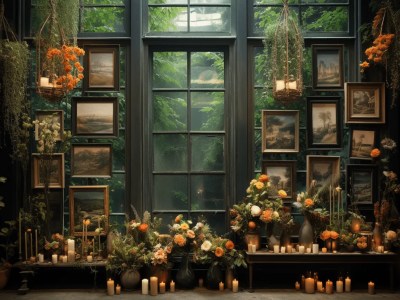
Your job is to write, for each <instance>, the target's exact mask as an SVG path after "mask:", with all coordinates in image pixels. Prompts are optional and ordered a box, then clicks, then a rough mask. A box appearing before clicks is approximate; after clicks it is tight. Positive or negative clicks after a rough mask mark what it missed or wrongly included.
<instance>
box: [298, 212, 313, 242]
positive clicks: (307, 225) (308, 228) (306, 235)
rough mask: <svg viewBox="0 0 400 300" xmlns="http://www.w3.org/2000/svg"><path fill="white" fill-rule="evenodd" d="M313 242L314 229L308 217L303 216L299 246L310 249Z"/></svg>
mask: <svg viewBox="0 0 400 300" xmlns="http://www.w3.org/2000/svg"><path fill="white" fill-rule="evenodd" d="M313 242H314V229H313V227H312V224H311V222H310V220H309V219H308V216H307V215H305V216H304V222H303V224H302V225H301V227H300V231H299V244H300V245H303V246H304V247H305V248H306V249H307V248H312V244H313Z"/></svg>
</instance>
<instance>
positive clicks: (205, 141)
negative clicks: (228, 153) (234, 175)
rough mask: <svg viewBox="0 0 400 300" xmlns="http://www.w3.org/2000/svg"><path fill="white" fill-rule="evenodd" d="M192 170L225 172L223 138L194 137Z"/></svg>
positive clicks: (210, 136)
mask: <svg viewBox="0 0 400 300" xmlns="http://www.w3.org/2000/svg"><path fill="white" fill-rule="evenodd" d="M192 170H193V171H223V170H224V140H223V137H222V136H212V135H207V136H203V135H202V136H192Z"/></svg>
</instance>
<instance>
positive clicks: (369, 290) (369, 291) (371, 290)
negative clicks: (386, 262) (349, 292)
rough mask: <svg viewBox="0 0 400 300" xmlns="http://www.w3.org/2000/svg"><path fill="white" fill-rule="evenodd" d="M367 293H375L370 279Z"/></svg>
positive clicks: (373, 284)
mask: <svg viewBox="0 0 400 300" xmlns="http://www.w3.org/2000/svg"><path fill="white" fill-rule="evenodd" d="M368 294H371V295H373V294H375V283H373V282H372V281H370V282H368Z"/></svg>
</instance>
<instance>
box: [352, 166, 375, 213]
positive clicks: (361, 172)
mask: <svg viewBox="0 0 400 300" xmlns="http://www.w3.org/2000/svg"><path fill="white" fill-rule="evenodd" d="M376 172H377V169H376V166H375V165H351V164H350V165H347V170H346V173H347V194H348V195H351V197H350V199H349V200H350V203H349V205H360V204H361V205H362V204H366V205H370V206H372V204H373V202H374V197H375V194H376V187H375V185H376V184H375V178H376Z"/></svg>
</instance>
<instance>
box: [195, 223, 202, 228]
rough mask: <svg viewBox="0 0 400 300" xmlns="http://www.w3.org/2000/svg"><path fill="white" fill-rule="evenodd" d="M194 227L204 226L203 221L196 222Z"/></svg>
mask: <svg viewBox="0 0 400 300" xmlns="http://www.w3.org/2000/svg"><path fill="white" fill-rule="evenodd" d="M196 227H197V228H203V227H204V223H202V222H197V224H196Z"/></svg>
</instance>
